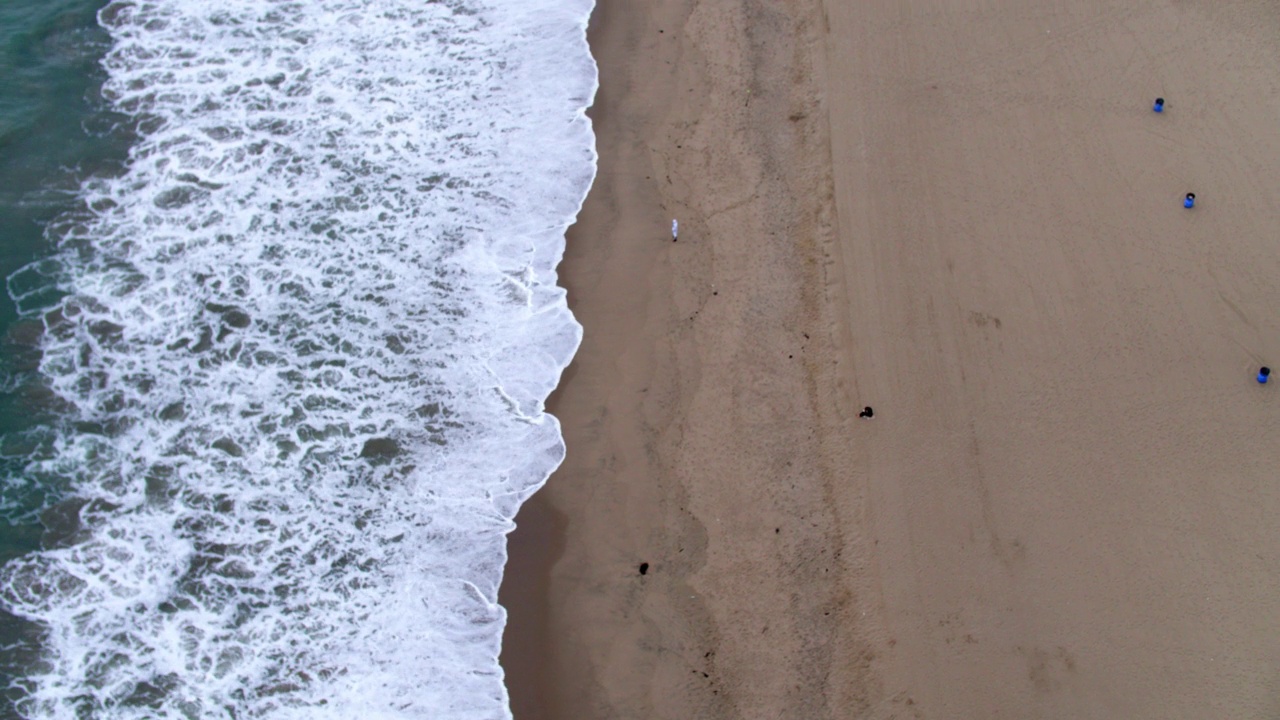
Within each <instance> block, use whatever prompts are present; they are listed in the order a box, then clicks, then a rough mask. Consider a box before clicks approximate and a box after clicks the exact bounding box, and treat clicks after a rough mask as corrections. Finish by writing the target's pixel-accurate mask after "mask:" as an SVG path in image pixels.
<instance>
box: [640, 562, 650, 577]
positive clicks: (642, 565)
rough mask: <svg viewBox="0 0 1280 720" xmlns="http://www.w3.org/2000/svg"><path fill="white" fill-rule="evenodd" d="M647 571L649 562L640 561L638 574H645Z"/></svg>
mask: <svg viewBox="0 0 1280 720" xmlns="http://www.w3.org/2000/svg"><path fill="white" fill-rule="evenodd" d="M648 573H649V563H640V574H641V575H647V574H648Z"/></svg>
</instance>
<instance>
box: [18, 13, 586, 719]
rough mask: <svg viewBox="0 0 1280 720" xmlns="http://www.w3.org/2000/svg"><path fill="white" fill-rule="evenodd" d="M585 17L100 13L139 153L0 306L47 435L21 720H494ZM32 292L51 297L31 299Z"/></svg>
mask: <svg viewBox="0 0 1280 720" xmlns="http://www.w3.org/2000/svg"><path fill="white" fill-rule="evenodd" d="M592 5H593V2H592V0H520V2H502V3H498V2H483V1H481V0H452V1H446V2H428V1H426V0H323V1H319V2H314V3H296V2H281V1H276V0H219V1H218V2H215V3H210V2H206V1H205V0H167V1H166V2H144V1H140V0H139V1H135V2H113V3H111V4H110V5H108V6H107V7H106V8H105V9H104V10H103V11H102V13H101V14H100V21H101V22H102V24H103V25H104V26H105V27H106V28H107V29H108V30H109V32H110V33H111V35H112V38H113V43H114V45H113V49H112V50H111V52H110V53H109V55H108V56H107V58H106V60H105V65H106V67H107V69H108V72H109V80H108V83H107V86H106V88H105V93H106V95H107V96H108V97H109V98H110V99H111V100H112V102H113V104H114V106H115V108H116V109H118V110H120V111H123V112H125V113H127V114H129V115H130V116H132V117H133V118H134V119H135V120H136V121H137V125H138V131H139V134H140V139H139V141H138V143H137V144H136V145H135V147H134V148H133V150H132V152H131V155H130V161H129V164H128V169H127V172H125V173H124V174H123V175H122V176H120V177H115V178H109V179H102V178H99V179H94V180H90V181H87V182H86V183H85V184H84V186H83V188H82V194H83V199H84V205H85V208H86V210H85V211H84V212H83V213H81V214H79V215H76V216H74V217H68V218H65V219H64V220H63V221H61V222H59V223H58V224H57V225H56V227H54V228H53V229H52V230H51V233H52V234H53V235H54V239H55V240H56V241H57V243H58V246H59V248H60V252H59V254H58V255H57V257H56V258H55V259H53V260H50V261H46V262H43V263H40V264H38V265H34V266H32V267H30V268H28V269H26V270H24V271H22V272H20V273H18V274H17V275H15V276H14V277H13V278H11V279H10V292H11V294H12V295H13V296H14V299H15V300H16V301H17V302H18V303H19V305H20V306H21V308H22V309H23V311H24V312H27V313H29V314H31V315H32V316H38V317H42V318H43V319H44V322H45V326H46V331H45V335H44V338H43V341H42V351H43V359H42V360H41V364H40V372H41V375H42V377H43V380H44V382H45V383H46V384H47V385H48V387H49V389H50V390H51V391H52V392H51V394H52V397H53V398H54V400H55V401H56V402H57V403H59V404H60V405H61V406H62V407H64V408H65V409H64V410H63V411H62V412H61V413H60V416H61V417H62V418H63V419H64V422H63V423H61V425H60V426H59V427H58V428H57V433H56V441H55V442H54V446H53V450H52V452H51V453H50V454H49V455H48V456H47V457H44V458H42V459H41V460H40V461H39V462H36V463H33V465H32V466H31V467H30V468H28V472H29V473H30V474H33V475H35V474H38V475H41V476H46V477H58V478H62V481H63V482H65V483H66V485H67V487H68V488H70V490H69V492H68V494H67V495H68V497H67V499H65V501H64V502H63V503H62V504H61V505H60V506H59V507H58V508H56V514H58V515H60V516H62V517H65V518H70V519H71V520H70V521H69V522H68V523H67V524H66V526H65V527H63V528H61V529H60V531H61V532H60V537H58V538H57V539H56V543H55V545H56V546H55V547H51V548H50V549H48V550H46V551H44V552H41V553H38V554H36V555H32V556H27V557H24V558H21V559H19V560H18V561H15V562H12V563H10V564H9V565H7V566H5V568H4V569H3V578H2V579H3V581H4V582H3V585H4V590H3V595H2V597H3V602H4V604H5V607H6V608H7V609H9V610H10V611H11V612H13V613H15V614H18V615H20V616H23V617H25V618H28V619H30V620H33V621H36V622H38V623H39V624H40V625H41V626H42V627H43V628H44V629H45V631H46V632H45V636H44V637H43V639H42V661H41V662H40V664H39V665H38V666H37V667H34V668H32V669H31V672H30V673H29V674H28V675H27V676H26V677H25V678H24V679H23V680H22V681H21V682H22V687H21V691H22V699H21V700H20V701H19V702H18V708H19V710H20V712H21V713H23V714H24V715H25V716H27V717H40V718H84V717H111V718H240V719H243V718H295V717H296V718H353V717H361V718H418V717H432V718H503V717H509V716H510V712H509V710H508V708H507V697H506V691H505V689H504V687H503V683H502V672H501V669H500V668H499V666H498V664H497V656H498V651H499V646H500V641H501V632H502V627H503V625H504V622H505V613H504V611H503V610H502V608H501V607H499V606H498V605H497V604H496V597H497V587H498V583H499V581H500V579H501V575H502V566H503V564H504V562H505V557H506V553H505V534H506V533H507V532H508V531H509V530H510V529H511V527H512V522H511V518H512V517H513V516H514V514H515V512H516V509H517V508H518V507H519V505H520V503H521V502H522V501H523V500H524V499H525V498H527V497H528V496H529V495H530V494H531V493H532V492H534V491H535V490H536V489H537V488H538V487H539V486H540V485H541V484H542V483H543V482H544V481H545V479H546V477H547V475H548V474H549V473H550V471H551V470H552V469H554V467H555V466H556V465H557V464H558V463H559V462H560V460H561V459H562V457H563V453H564V448H563V443H562V440H561V437H560V433H559V426H558V424H557V423H556V421H555V419H554V418H552V417H550V416H548V415H546V414H545V413H544V412H543V401H544V399H545V397H546V395H547V394H548V393H549V392H550V390H551V389H552V388H553V387H554V386H555V384H556V383H557V382H558V379H559V376H560V372H561V371H562V369H563V368H564V367H565V365H566V364H567V363H568V361H569V359H570V358H571V356H572V355H573V353H574V351H575V350H576V348H577V345H578V342H579V339H580V337H581V329H580V327H579V326H578V325H577V324H576V322H575V321H574V320H573V317H572V315H571V314H570V313H569V311H568V309H567V307H566V304H565V298H564V292H563V290H561V289H560V288H558V287H557V286H556V285H555V272H554V268H555V265H556V264H557V263H558V261H559V259H560V257H561V255H562V253H563V249H564V230H565V228H566V227H567V226H568V224H569V223H570V222H571V221H572V219H573V218H574V216H575V215H576V214H577V211H578V210H579V208H580V206H581V202H582V200H583V198H584V197H585V193H586V190H587V188H588V186H589V185H590V183H591V180H592V178H593V175H594V172H595V154H594V150H593V138H592V134H591V130H590V123H589V121H588V120H587V119H586V117H585V115H584V110H585V108H586V107H587V105H589V103H590V101H591V99H592V97H593V95H594V92H595V87H596V79H595V66H594V63H593V62H592V60H591V58H590V55H589V53H588V50H587V46H586V41H585V27H586V21H587V17H588V15H589V14H590V11H591V8H592ZM51 288H52V289H56V290H57V291H59V292H60V293H62V294H64V296H63V297H62V298H61V299H60V300H58V301H57V302H56V303H54V304H53V305H52V306H51V305H50V304H49V303H50V301H49V300H48V298H49V297H50V290H51Z"/></svg>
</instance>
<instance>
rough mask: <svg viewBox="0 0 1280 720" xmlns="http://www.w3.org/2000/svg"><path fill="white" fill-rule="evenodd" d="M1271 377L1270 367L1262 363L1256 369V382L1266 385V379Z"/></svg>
mask: <svg viewBox="0 0 1280 720" xmlns="http://www.w3.org/2000/svg"><path fill="white" fill-rule="evenodd" d="M1270 378H1271V368H1269V367H1267V366H1266V365H1263V366H1262V367H1261V368H1259V369H1258V384H1260V385H1266V384H1267V380H1268V379H1270Z"/></svg>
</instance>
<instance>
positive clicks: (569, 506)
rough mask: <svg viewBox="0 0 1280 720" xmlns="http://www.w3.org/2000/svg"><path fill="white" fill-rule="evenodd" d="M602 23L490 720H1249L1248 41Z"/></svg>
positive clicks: (811, 12)
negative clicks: (1159, 104) (554, 423)
mask: <svg viewBox="0 0 1280 720" xmlns="http://www.w3.org/2000/svg"><path fill="white" fill-rule="evenodd" d="M594 22H595V25H594V27H593V31H592V35H591V40H592V44H593V49H594V52H595V53H596V56H597V59H598V60H599V62H600V66H601V90H600V94H599V97H598V102H597V107H596V109H595V110H594V111H593V117H594V118H595V120H596V123H597V126H596V129H597V133H598V144H599V149H600V153H601V161H600V175H599V178H598V180H597V182H596V185H595V187H594V188H593V189H592V192H591V196H590V197H589V198H588V202H587V205H586V207H585V208H584V210H583V213H582V215H581V217H580V219H579V223H578V225H577V226H576V227H575V228H574V229H573V231H572V233H571V236H570V241H569V250H568V254H567V256H566V259H565V262H564V265H563V266H562V268H561V270H562V277H563V279H564V282H565V284H566V285H567V287H568V288H569V291H570V302H571V304H572V305H573V307H574V309H575V312H577V314H578V317H579V319H580V320H581V321H582V323H583V325H584V326H585V330H586V336H585V340H584V343H583V346H582V349H581V351H580V353H579V355H578V357H577V359H576V360H575V362H574V365H573V366H571V368H570V370H569V372H568V373H566V376H565V379H564V383H563V385H562V387H561V389H560V391H558V393H557V396H556V397H555V399H554V401H553V403H552V409H553V411H554V412H555V413H556V414H557V415H558V416H560V417H561V419H562V421H563V423H564V428H565V436H566V439H567V442H568V446H569V455H568V458H567V460H566V462H565V464H564V466H563V467H562V468H561V469H560V470H559V471H558V472H557V473H556V474H555V475H554V476H553V477H552V479H551V481H550V483H549V484H548V486H547V487H546V488H545V489H544V490H543V491H542V492H540V493H539V494H538V495H537V496H536V497H535V499H534V500H533V501H532V502H531V504H530V505H529V506H528V508H527V509H526V511H524V512H522V515H521V518H519V520H520V521H521V522H522V524H523V525H525V526H526V527H525V528H522V530H520V531H517V533H516V535H515V536H513V541H512V542H513V561H512V563H511V565H510V566H509V572H508V580H509V582H508V584H507V585H506V586H504V593H505V594H506V595H505V597H506V598H507V599H508V601H509V604H510V605H511V606H512V607H513V612H512V622H511V632H512V633H513V634H512V635H509V636H508V654H507V657H505V658H504V662H505V663H506V664H507V667H508V671H509V679H510V682H511V687H512V690H513V696H514V697H513V701H514V707H515V709H516V718H517V720H537V719H538V718H557V719H561V718H563V719H564V720H578V719H592V718H601V719H604V718H610V719H612V718H617V719H626V720H632V719H635V720H640V719H642V718H643V719H648V718H664V719H665V718H671V719H676V718H801V719H808V718H862V717H865V718H885V719H887V718H935V719H949V718H974V719H986V718H1010V719H1024V718H1064V719H1066V718H1153V719H1154V718H1171V717H1177V718H1182V717H1185V718H1207V717H1217V718H1226V717H1230V718H1264V717H1275V716H1276V715H1277V714H1280V572H1277V570H1276V568H1277V567H1280V522H1278V521H1277V518H1278V517H1280V512H1278V511H1280V442H1277V440H1276V439H1275V437H1274V436H1272V435H1270V433H1271V432H1274V431H1275V430H1276V421H1275V418H1276V417H1277V414H1278V412H1280V395H1277V394H1276V393H1277V392H1280V388H1276V387H1273V386H1267V387H1261V386H1259V385H1257V384H1256V383H1255V382H1254V381H1253V379H1252V378H1253V374H1254V372H1255V371H1256V369H1257V366H1258V365H1260V364H1263V363H1267V362H1270V363H1273V364H1275V365H1277V366H1280V316H1278V315H1277V313H1278V312H1280V249H1277V245H1278V244H1280V240H1278V239H1277V238H1276V237H1275V232H1274V229H1275V228H1277V227H1280V203H1277V199H1278V198H1280V175H1278V174H1277V172H1276V170H1275V168H1276V167H1280V165H1278V164H1277V161H1280V132H1278V131H1277V128H1278V127H1280V124H1278V121H1280V85H1278V84H1277V78H1280V8H1277V6H1275V5H1274V4H1273V3H1268V2H1264V1H1263V0H1257V1H1256V2H1242V1H1237V2H1225V1H1219V2H1212V3H1210V2H1193V1H1191V0H1153V1H1152V2H1142V3H1135V2H1131V1H1130V0H1072V1H1071V2H1066V1H1057V0H1045V1H1042V2H1035V3H1029V2H1025V0H911V1H910V2H906V1H904V0H866V1H864V2H856V3H855V2H849V1H848V0H845V1H844V2H834V1H830V0H829V1H828V2H818V1H817V0H796V1H795V2H791V3H785V4H784V3H776V2H766V1H765V0H738V1H734V0H715V1H710V2H692V1H691V0H652V1H648V2H643V3H641V2H635V1H634V0H601V2H600V5H599V7H598V9H597V17H596V18H595V21H594ZM1156 95H1163V96H1164V97H1165V98H1166V99H1167V100H1168V109H1167V110H1166V112H1165V113H1164V114H1162V115H1156V114H1154V113H1152V112H1151V111H1150V107H1149V104H1150V101H1151V100H1152V99H1153V98H1154V97H1155V96H1156ZM1188 191H1194V192H1196V193H1197V195H1198V197H1199V205H1198V206H1197V207H1196V208H1195V209H1194V210H1190V211H1188V210H1184V209H1182V208H1181V206H1180V201H1181V198H1182V195H1183V194H1184V193H1185V192H1188ZM672 217H677V218H679V219H680V223H681V238H680V241H679V242H677V243H672V242H671V240H670V236H669V234H668V228H669V226H670V220H671V218H672ZM1277 383H1280V381H1277ZM1274 384H1276V383H1273V385H1274ZM863 405H871V406H873V407H874V408H875V411H876V413H875V419H874V420H870V421H865V420H859V419H858V418H857V417H856V416H857V412H858V410H860V409H861V408H862V406H863ZM526 513H529V516H530V517H532V516H533V515H539V516H540V517H541V518H542V521H541V522H529V521H525V517H526ZM529 525H533V526H535V528H536V527H537V526H540V527H541V528H542V531H541V532H534V533H532V534H531V535H529V536H528V537H526V536H525V534H526V531H527V530H528V527H527V526H529ZM539 551H541V554H539ZM641 562H648V563H650V567H649V570H648V573H647V574H645V575H644V576H641V575H640V574H639V573H638V570H637V568H638V565H639V564H640V563H641ZM539 582H545V587H546V591H545V594H544V593H542V591H540V590H534V591H530V595H532V596H534V597H527V598H523V599H524V600H527V602H521V603H516V602H514V601H512V600H511V598H513V597H516V596H513V595H512V594H511V591H510V589H509V586H515V585H517V584H518V585H520V586H521V587H525V588H536V587H537V586H538V583H539ZM538 596H541V599H543V600H545V602H537V600H538V599H539V597H538ZM521 628H523V630H522V629H521ZM530 628H534V629H533V630H530ZM519 633H524V634H523V635H521V634H519ZM518 638H523V639H518ZM521 659H523V660H521ZM517 668H520V669H517Z"/></svg>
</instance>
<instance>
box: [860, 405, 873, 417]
mask: <svg viewBox="0 0 1280 720" xmlns="http://www.w3.org/2000/svg"><path fill="white" fill-rule="evenodd" d="M875 415H876V411H875V410H872V409H871V406H870V405H868V406H866V407H864V408H862V412H860V413H858V417H860V418H862V419H864V420H870V419H871V418H873V417H875Z"/></svg>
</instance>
